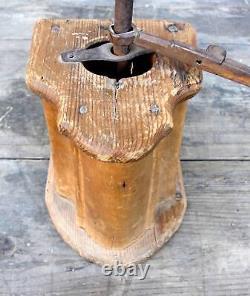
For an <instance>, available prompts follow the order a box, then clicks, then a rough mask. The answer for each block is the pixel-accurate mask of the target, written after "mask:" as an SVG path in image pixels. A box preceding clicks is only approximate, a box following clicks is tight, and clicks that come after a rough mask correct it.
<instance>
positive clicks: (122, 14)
mask: <svg viewBox="0 0 250 296" xmlns="http://www.w3.org/2000/svg"><path fill="white" fill-rule="evenodd" d="M133 2H134V0H115V20H114V31H115V33H117V34H120V33H126V32H129V31H130V30H131V29H132V18H133ZM128 52H129V47H128V46H114V53H115V54H116V55H125V54H127V53H128Z"/></svg>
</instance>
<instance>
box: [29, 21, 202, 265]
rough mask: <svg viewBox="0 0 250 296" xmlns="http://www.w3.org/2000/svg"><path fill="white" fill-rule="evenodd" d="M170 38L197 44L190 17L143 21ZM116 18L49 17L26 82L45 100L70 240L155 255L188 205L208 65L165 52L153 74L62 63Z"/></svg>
mask: <svg viewBox="0 0 250 296" xmlns="http://www.w3.org/2000/svg"><path fill="white" fill-rule="evenodd" d="M136 24H137V25H138V27H140V28H143V29H145V31H147V32H149V33H152V34H155V35H158V36H160V37H163V38H169V39H171V38H175V39H178V40H180V41H183V42H186V43H189V44H191V45H195V42H196V41H195V39H196V38H195V32H194V30H193V29H192V27H191V26H190V25H188V24H176V25H177V27H178V28H179V32H178V33H174V34H173V33H170V32H168V31H167V29H166V28H167V26H168V25H169V24H171V23H170V22H166V21H152V20H138V21H136ZM107 25H108V22H107V21H102V20H67V21H65V20H42V21H39V22H38V23H37V24H36V26H35V29H34V35H33V43H32V48H31V55H30V60H29V65H28V71H27V84H28V86H29V87H30V88H31V89H32V90H33V91H34V92H35V93H36V94H38V95H39V96H40V97H41V99H42V103H43V108H44V113H45V117H46V121H47V126H48V131H49V138H50V142H51V159H50V166H49V173H48V181H47V187H46V203H47V207H48V210H49V213H50V216H51V219H52V221H53V223H54V225H55V227H56V228H57V230H58V232H59V233H60V234H61V235H62V237H63V238H64V240H65V241H66V242H68V243H69V244H70V245H71V246H72V247H73V248H75V249H76V250H77V251H78V252H79V253H80V255H82V256H84V257H86V258H88V259H89V260H91V261H94V262H96V263H100V264H103V263H110V264H114V263H115V262H118V261H119V262H120V263H123V264H125V265H127V264H130V263H132V262H138V261H141V260H143V259H145V258H148V257H149V256H151V255H152V254H153V253H154V252H155V251H156V250H158V249H159V248H160V247H161V246H162V245H163V244H164V242H165V241H167V240H168V239H169V238H170V237H171V236H172V235H173V233H174V232H175V231H176V230H177V229H178V227H179V226H180V224H181V221H182V219H183V216H184V213H185V210H186V196H185V192H184V187H183V180H182V174H181V167H180V162H179V153H180V146H181V140H182V132H183V126H184V120H185V113H186V100H187V99H188V98H190V97H192V96H193V95H195V94H196V93H197V92H198V91H199V89H200V84H201V73H200V72H199V71H198V70H197V69H196V68H188V67H186V66H184V65H180V64H178V63H176V62H175V61H171V60H169V59H167V58H163V57H161V56H156V57H155V61H154V64H153V67H152V68H151V69H150V70H149V71H147V72H146V73H144V74H141V75H139V76H135V77H129V78H126V79H123V80H122V81H121V82H120V85H119V88H118V87H117V83H116V82H115V80H113V79H110V78H107V77H105V76H100V75H98V74H94V73H92V72H90V71H88V70H87V69H86V68H85V67H84V66H83V65H82V64H79V63H78V64H77V63H72V64H68V63H62V61H61V60H60V58H59V57H60V53H61V52H63V51H66V50H70V49H72V48H80V47H83V46H86V45H88V44H90V43H93V42H95V41H97V40H104V39H106V38H107V34H108V33H107V30H106V28H107Z"/></svg>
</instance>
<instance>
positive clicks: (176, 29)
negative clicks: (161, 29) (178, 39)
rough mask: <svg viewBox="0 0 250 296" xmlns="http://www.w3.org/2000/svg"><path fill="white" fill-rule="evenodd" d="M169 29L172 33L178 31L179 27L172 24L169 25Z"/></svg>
mask: <svg viewBox="0 0 250 296" xmlns="http://www.w3.org/2000/svg"><path fill="white" fill-rule="evenodd" d="M167 30H168V31H169V32H170V33H177V32H178V31H179V30H178V28H177V26H176V25H175V24H170V25H168V26H167Z"/></svg>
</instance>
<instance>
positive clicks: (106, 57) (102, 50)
mask: <svg viewBox="0 0 250 296" xmlns="http://www.w3.org/2000/svg"><path fill="white" fill-rule="evenodd" d="M112 49H113V44H112V43H104V44H102V45H100V46H98V47H94V48H90V49H84V48H83V49H74V50H70V51H67V52H64V53H62V54H61V58H62V61H63V62H66V63H68V62H71V63H74V62H87V61H107V62H115V63H118V62H124V61H130V60H133V59H134V58H136V57H138V56H141V55H144V54H148V53H152V50H151V49H146V48H143V47H140V46H137V45H135V44H132V45H131V46H130V51H129V53H128V54H126V55H120V56H118V55H115V54H113V52H112Z"/></svg>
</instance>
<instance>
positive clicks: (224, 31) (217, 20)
mask: <svg viewBox="0 0 250 296" xmlns="http://www.w3.org/2000/svg"><path fill="white" fill-rule="evenodd" d="M135 4H136V5H135V14H134V16H135V17H139V18H163V19H176V20H181V21H185V22H190V23H192V24H193V25H194V26H195V27H196V28H197V30H198V31H199V34H200V37H201V39H202V40H203V41H204V42H209V41H210V42H220V43H225V42H231V43H239V44H243V43H247V44H248V43H249V38H248V37H247V36H248V32H249V22H248V20H249V11H250V6H249V4H248V2H247V1H243V0H241V1H237V2H235V1H218V0H214V1H211V2H210V1H207V0H204V1H198V0H196V1H191V0H189V1H185V2H184V3H183V1H171V3H169V2H168V1H162V0H158V1H153V0H150V1H146V2H144V1H138V2H136V3H135ZM0 7H1V3H0ZM0 16H1V17H0V27H1V32H0V38H1V39H30V38H31V28H32V26H33V24H34V22H35V20H36V19H38V18H112V17H113V2H110V1H97V2H96V1H92V2H91V1H85V2H84V1H81V2H80V1H74V2H72V1H71V2H69V1H43V2H42V3H41V2H38V1H37V3H36V4H34V5H30V2H28V1H23V2H21V3H20V2H18V3H17V2H16V1H10V3H8V4H7V5H6V4H5V3H4V5H3V4H2V8H1V10H0ZM10 23H11V26H10V25H9V24H10Z"/></svg>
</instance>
